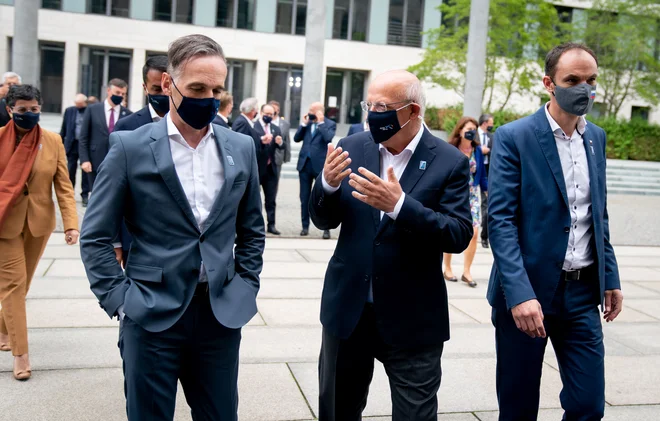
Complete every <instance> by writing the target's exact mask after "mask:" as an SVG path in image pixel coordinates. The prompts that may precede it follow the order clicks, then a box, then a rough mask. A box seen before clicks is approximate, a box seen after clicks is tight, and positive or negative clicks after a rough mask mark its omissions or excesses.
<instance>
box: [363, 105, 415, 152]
mask: <svg viewBox="0 0 660 421" xmlns="http://www.w3.org/2000/svg"><path fill="white" fill-rule="evenodd" d="M409 106H410V104H408V105H404V106H403V107H401V108H397V109H396V110H389V111H383V112H380V113H379V112H376V111H369V115H368V116H367V121H368V122H369V131H370V132H371V137H372V138H373V139H374V142H376V143H378V144H380V143H383V142H386V141H387V140H389V139H390V138H392V136H394V135H395V134H397V133H398V132H399V130H401V129H403V128H404V127H406V125H407V124H408V123H410V120H408V121H406V122H405V123H404V124H403V126H401V125H399V117H398V116H397V114H396V113H397V111H399V110H403V109H404V108H406V107H409Z"/></svg>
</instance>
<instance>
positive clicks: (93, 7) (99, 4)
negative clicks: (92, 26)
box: [87, 0, 109, 15]
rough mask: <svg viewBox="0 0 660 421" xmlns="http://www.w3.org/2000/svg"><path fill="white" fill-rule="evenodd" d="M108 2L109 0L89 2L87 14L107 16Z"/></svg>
mask: <svg viewBox="0 0 660 421" xmlns="http://www.w3.org/2000/svg"><path fill="white" fill-rule="evenodd" d="M108 1H109V0H89V3H88V5H87V11H88V13H95V14H98V15H107V14H108Z"/></svg>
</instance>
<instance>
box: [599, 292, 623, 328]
mask: <svg viewBox="0 0 660 421" xmlns="http://www.w3.org/2000/svg"><path fill="white" fill-rule="evenodd" d="M621 310H623V293H622V292H621V290H620V289H610V290H607V291H605V311H604V312H603V318H604V319H605V321H606V322H608V323H609V322H611V321H613V320H614V319H616V317H617V316H618V315H619V313H621Z"/></svg>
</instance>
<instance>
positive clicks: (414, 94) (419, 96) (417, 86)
mask: <svg viewBox="0 0 660 421" xmlns="http://www.w3.org/2000/svg"><path fill="white" fill-rule="evenodd" d="M404 100H408V101H412V102H414V103H415V104H417V105H419V115H420V116H421V117H424V111H426V92H425V90H424V86H422V82H420V81H419V80H418V81H416V82H413V83H411V84H410V85H408V86H407V87H406V90H405V97H404Z"/></svg>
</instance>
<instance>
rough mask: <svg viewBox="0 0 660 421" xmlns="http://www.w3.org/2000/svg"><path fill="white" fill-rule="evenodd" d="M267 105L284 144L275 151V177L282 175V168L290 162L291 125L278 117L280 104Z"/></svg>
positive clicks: (269, 103) (271, 103)
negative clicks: (273, 111)
mask: <svg viewBox="0 0 660 421" xmlns="http://www.w3.org/2000/svg"><path fill="white" fill-rule="evenodd" d="M268 105H270V106H271V107H273V109H274V110H275V114H273V115H274V117H273V124H274V125H276V126H277V127H279V128H280V131H281V132H282V140H283V141H284V144H283V145H282V147H281V148H277V149H276V150H275V164H276V165H277V176H278V177H279V176H280V175H281V174H282V166H283V165H284V164H285V163H287V162H291V123H289V122H288V121H287V120H285V119H284V118H283V117H282V116H281V115H280V103H279V102H277V101H274V100H272V101H268Z"/></svg>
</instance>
